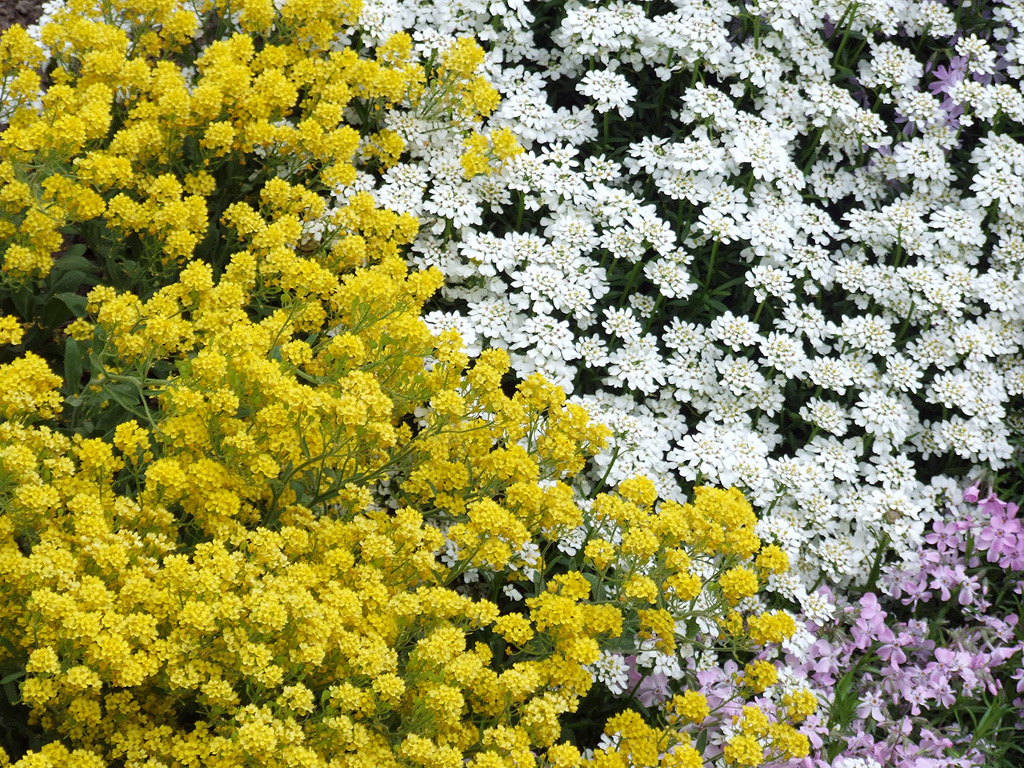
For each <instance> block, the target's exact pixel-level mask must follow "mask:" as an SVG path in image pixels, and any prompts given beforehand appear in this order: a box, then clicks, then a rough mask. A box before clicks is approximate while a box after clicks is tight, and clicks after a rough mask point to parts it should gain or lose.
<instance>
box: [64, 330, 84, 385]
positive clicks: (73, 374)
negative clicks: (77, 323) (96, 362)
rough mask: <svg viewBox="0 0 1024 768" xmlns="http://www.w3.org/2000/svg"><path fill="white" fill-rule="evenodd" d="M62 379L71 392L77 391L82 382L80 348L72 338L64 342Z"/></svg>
mask: <svg viewBox="0 0 1024 768" xmlns="http://www.w3.org/2000/svg"><path fill="white" fill-rule="evenodd" d="M64 381H65V382H67V385H68V389H69V390H70V391H71V393H72V394H75V393H77V392H78V389H79V387H80V386H81V383H82V348H81V347H80V346H79V344H78V342H77V341H75V340H74V339H68V340H67V342H66V343H65V344H64Z"/></svg>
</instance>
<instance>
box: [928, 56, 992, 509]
mask: <svg viewBox="0 0 1024 768" xmlns="http://www.w3.org/2000/svg"><path fill="white" fill-rule="evenodd" d="M957 58H963V57H959V56H958V57H957ZM966 63H967V59H964V64H966ZM939 69H944V68H943V67H939ZM937 71H938V70H936V72H937ZM947 72H948V70H947ZM959 79H960V80H963V73H961V75H960V78H959ZM935 85H936V83H932V84H931V85H929V86H928V88H929V89H930V90H931V92H932V93H945V90H944V89H942V88H936V87H935ZM980 491H981V480H975V481H974V482H973V483H971V484H970V485H969V486H967V487H966V488H964V501H966V502H967V503H968V504H977V503H978V499H980V498H981V495H980Z"/></svg>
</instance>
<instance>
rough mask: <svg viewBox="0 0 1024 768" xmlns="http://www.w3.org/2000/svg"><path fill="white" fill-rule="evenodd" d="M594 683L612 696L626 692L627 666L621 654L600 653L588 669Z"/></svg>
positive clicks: (627, 683)
mask: <svg viewBox="0 0 1024 768" xmlns="http://www.w3.org/2000/svg"><path fill="white" fill-rule="evenodd" d="M588 670H589V671H590V676H591V677H592V678H593V680H594V682H598V683H601V684H602V685H604V686H605V687H606V688H607V689H608V690H609V691H611V693H612V695H613V696H620V695H622V694H623V693H625V692H626V687H627V686H628V685H629V666H628V665H627V664H626V660H625V658H624V657H623V656H622V654H619V653H611V652H610V651H601V656H600V658H598V660H597V661H595V662H594V663H593V664H591V665H590V666H589V667H588Z"/></svg>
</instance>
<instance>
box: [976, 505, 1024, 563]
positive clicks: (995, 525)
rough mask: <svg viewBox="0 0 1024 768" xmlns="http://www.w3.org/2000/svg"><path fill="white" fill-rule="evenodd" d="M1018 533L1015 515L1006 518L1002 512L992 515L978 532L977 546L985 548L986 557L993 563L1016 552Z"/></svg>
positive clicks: (1019, 530)
mask: <svg viewBox="0 0 1024 768" xmlns="http://www.w3.org/2000/svg"><path fill="white" fill-rule="evenodd" d="M1020 533H1021V524H1020V520H1018V519H1017V518H1015V517H1014V518H1006V517H1004V516H1003V515H1002V514H997V515H993V517H992V519H991V520H990V521H989V524H988V525H987V526H986V527H984V528H982V529H981V531H980V532H979V533H978V538H977V540H978V548H979V549H987V550H988V555H987V556H986V559H987V560H988V561H989V562H990V563H995V562H997V561H999V560H1001V559H1002V558H1003V556H1004V555H1010V556H1013V555H1016V554H1017V549H1018V547H1019V546H1020V540H1019V538H1018V536H1019V534H1020Z"/></svg>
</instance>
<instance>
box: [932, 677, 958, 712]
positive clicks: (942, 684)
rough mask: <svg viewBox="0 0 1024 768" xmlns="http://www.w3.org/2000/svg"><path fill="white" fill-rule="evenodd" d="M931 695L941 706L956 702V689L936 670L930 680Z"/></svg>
mask: <svg viewBox="0 0 1024 768" xmlns="http://www.w3.org/2000/svg"><path fill="white" fill-rule="evenodd" d="M930 686H931V697H932V698H933V699H935V702H936V703H937V704H939V705H940V706H942V707H946V708H948V707H951V706H953V705H954V704H955V703H956V691H954V690H953V688H952V686H951V685H950V684H949V678H948V677H946V675H944V674H942V673H941V672H936V673H935V674H934V676H933V679H932V680H931V682H930Z"/></svg>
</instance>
